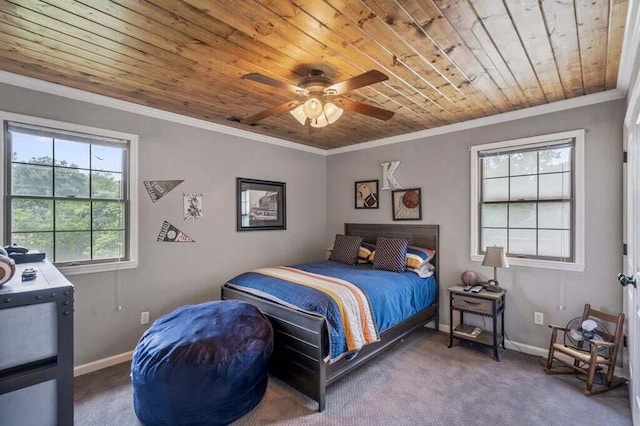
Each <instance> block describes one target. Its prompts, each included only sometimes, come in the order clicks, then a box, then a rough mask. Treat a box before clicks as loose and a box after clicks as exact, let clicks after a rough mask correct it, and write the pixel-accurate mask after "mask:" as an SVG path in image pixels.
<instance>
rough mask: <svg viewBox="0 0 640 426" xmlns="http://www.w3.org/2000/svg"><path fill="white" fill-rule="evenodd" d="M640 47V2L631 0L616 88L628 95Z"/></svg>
mask: <svg viewBox="0 0 640 426" xmlns="http://www.w3.org/2000/svg"><path fill="white" fill-rule="evenodd" d="M639 45H640V1H638V0H635V1H634V0H631V1H630V2H629V10H628V12H627V20H626V23H625V27H624V38H623V39H622V53H621V54H620V65H619V68H618V80H617V83H616V84H617V85H616V88H617V89H618V90H619V91H621V92H622V93H624V94H625V95H626V94H627V91H628V90H629V86H630V84H632V79H633V77H634V76H633V68H634V65H635V62H636V60H637V59H638V46H639Z"/></svg>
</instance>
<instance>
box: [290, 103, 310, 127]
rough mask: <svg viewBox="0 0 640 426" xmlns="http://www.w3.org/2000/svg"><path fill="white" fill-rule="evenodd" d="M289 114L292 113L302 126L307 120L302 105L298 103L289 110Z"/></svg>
mask: <svg viewBox="0 0 640 426" xmlns="http://www.w3.org/2000/svg"><path fill="white" fill-rule="evenodd" d="M291 115H293V116H294V117H295V118H296V120H298V122H299V123H300V124H302V125H303V126H304V125H305V123H306V122H307V116H306V115H304V106H303V105H300V106H299V107H297V108H295V109H293V110H291Z"/></svg>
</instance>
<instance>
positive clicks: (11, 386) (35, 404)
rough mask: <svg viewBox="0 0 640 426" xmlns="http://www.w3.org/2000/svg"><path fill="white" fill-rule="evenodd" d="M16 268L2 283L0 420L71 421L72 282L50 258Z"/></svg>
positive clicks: (61, 423)
mask: <svg viewBox="0 0 640 426" xmlns="http://www.w3.org/2000/svg"><path fill="white" fill-rule="evenodd" d="M27 267H30V268H35V269H36V270H37V271H38V273H37V277H36V279H35V280H33V281H27V282H22V280H21V278H20V277H21V275H22V271H23V270H24V269H25V268H27ZM16 272H17V274H15V276H14V277H13V278H12V279H11V280H10V281H9V282H7V283H6V284H5V285H4V286H2V287H0V424H2V425H13V424H24V425H59V426H65V425H72V424H73V285H71V283H69V281H67V279H66V278H65V277H64V276H63V275H62V274H61V273H60V272H59V271H58V270H57V269H56V268H55V266H53V265H52V264H51V263H49V262H48V261H45V262H40V263H31V264H25V265H19V266H17V267H16Z"/></svg>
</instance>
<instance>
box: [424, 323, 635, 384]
mask: <svg viewBox="0 0 640 426" xmlns="http://www.w3.org/2000/svg"><path fill="white" fill-rule="evenodd" d="M431 324H433V323H431ZM450 329H451V327H449V326H448V325H447V324H440V331H443V332H445V333H449V330H450ZM504 346H505V347H506V348H507V349H511V350H514V351H518V352H522V353H525V354H527V355H535V356H539V357H542V358H544V359H546V358H547V355H549V348H540V347H538V346H531V345H527V344H525V343H520V342H512V341H511V340H509V339H505V342H504ZM560 355H562V354H560ZM567 359H568V358H567ZM614 374H615V375H616V376H618V377H624V378H627V375H626V374H625V372H624V369H623V368H621V367H616V371H615V373H614Z"/></svg>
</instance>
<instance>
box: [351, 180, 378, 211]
mask: <svg viewBox="0 0 640 426" xmlns="http://www.w3.org/2000/svg"><path fill="white" fill-rule="evenodd" d="M377 208H378V180H377V179H376V180H365V181H360V182H356V209H377Z"/></svg>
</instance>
